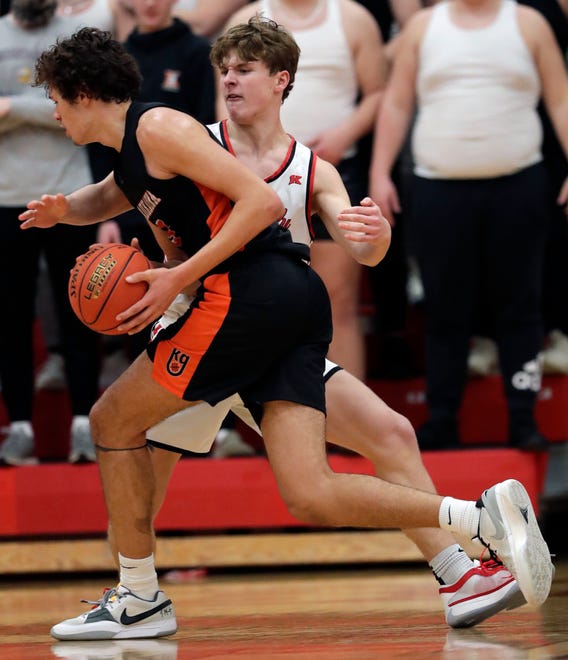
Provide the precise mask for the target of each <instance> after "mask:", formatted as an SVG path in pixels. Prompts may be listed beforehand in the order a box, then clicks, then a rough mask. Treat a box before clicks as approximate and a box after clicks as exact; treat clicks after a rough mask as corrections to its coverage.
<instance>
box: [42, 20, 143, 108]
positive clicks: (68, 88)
mask: <svg viewBox="0 0 568 660" xmlns="http://www.w3.org/2000/svg"><path fill="white" fill-rule="evenodd" d="M141 84H142V76H141V74H140V70H139V68H138V64H137V63H136V60H135V59H134V58H133V57H132V56H131V55H130V54H129V53H128V52H127V51H126V49H125V48H124V46H123V45H122V44H121V43H120V42H118V41H116V40H115V39H113V38H112V35H111V33H110V32H106V31H104V30H99V29H98V28H93V27H85V28H81V29H80V30H78V31H77V32H75V34H73V35H71V36H70V37H67V38H59V39H58V40H57V41H56V43H55V44H54V45H53V46H51V47H50V48H48V49H47V50H45V51H44V52H43V53H42V54H41V55H40V56H39V57H38V59H37V62H36V66H35V78H34V85H35V86H42V85H43V86H44V87H45V88H46V89H47V88H50V87H54V88H55V89H57V91H58V92H59V94H61V96H62V97H63V98H64V99H65V100H66V101H68V102H70V103H73V102H75V101H76V100H77V97H78V96H79V95H80V94H85V95H86V96H88V97H90V98H94V99H99V100H101V101H105V102H109V103H110V102H117V103H123V102H125V101H129V100H132V99H133V98H135V97H136V96H138V94H139V93H140V87H141Z"/></svg>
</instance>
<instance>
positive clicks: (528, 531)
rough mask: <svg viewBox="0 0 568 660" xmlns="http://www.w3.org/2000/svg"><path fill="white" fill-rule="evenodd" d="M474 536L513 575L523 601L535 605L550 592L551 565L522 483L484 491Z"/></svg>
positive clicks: (513, 481)
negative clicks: (523, 598)
mask: <svg viewBox="0 0 568 660" xmlns="http://www.w3.org/2000/svg"><path fill="white" fill-rule="evenodd" d="M477 507H478V508H480V509H481V511H480V515H479V523H478V528H477V536H478V538H479V540H480V541H481V542H482V543H483V545H484V546H485V547H486V548H488V549H489V550H490V551H492V552H493V553H495V554H497V555H498V557H499V559H500V560H501V561H502V562H503V563H504V564H505V566H506V567H507V568H508V569H509V570H510V571H511V573H512V574H513V575H514V576H515V578H516V580H517V582H518V584H519V588H520V590H521V591H522V593H523V596H524V597H525V599H526V601H527V603H528V604H529V605H533V606H539V605H542V604H543V603H544V601H545V600H546V599H547V598H548V594H549V593H550V586H551V583H552V577H553V575H554V566H553V564H552V561H551V560H550V552H549V550H548V546H547V544H546V541H545V540H544V538H543V537H542V534H541V532H540V529H539V526H538V522H537V520H536V516H535V513H534V510H533V507H532V504H531V500H530V497H529V495H528V493H527V491H526V490H525V487H524V486H523V484H521V483H520V482H519V481H516V480H515V479H508V480H507V481H503V482H501V483H499V484H496V485H495V486H493V487H492V488H489V489H488V490H486V491H485V492H484V493H483V494H482V495H481V498H480V499H479V500H478V502H477Z"/></svg>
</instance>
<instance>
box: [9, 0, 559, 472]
mask: <svg viewBox="0 0 568 660" xmlns="http://www.w3.org/2000/svg"><path fill="white" fill-rule="evenodd" d="M3 12H4V16H3V17H2V19H1V21H2V23H0V27H1V29H2V30H3V34H4V35H5V38H4V39H3V40H2V46H1V48H2V49H6V50H7V51H9V49H10V43H12V42H13V40H14V39H18V40H19V39H20V38H22V39H23V41H22V43H29V45H28V46H26V48H25V49H24V50H19V51H18V56H17V58H4V59H3V68H2V70H0V82H1V83H2V96H0V129H1V130H0V145H1V146H2V147H3V153H4V154H7V155H6V156H4V158H3V161H4V163H3V165H2V168H1V176H2V187H1V188H0V211H1V212H2V214H3V215H5V216H6V219H5V221H4V222H3V227H4V229H3V230H2V231H4V234H5V240H4V242H3V245H5V250H6V252H7V256H8V255H9V258H6V259H4V263H5V267H6V272H7V273H8V272H13V271H14V270H16V271H17V272H21V273H22V277H21V282H23V283H25V287H26V289H25V290H26V295H23V296H21V298H20V302H19V303H18V307H17V309H16V315H17V318H18V319H19V323H18V328H17V330H16V329H13V328H11V327H10V325H8V324H4V330H3V333H4V336H3V337H2V341H1V343H0V380H1V382H2V393H3V399H4V402H5V406H6V411H7V414H8V418H9V427H8V429H7V435H6V438H5V440H4V442H3V443H2V445H1V446H0V461H1V462H4V463H6V464H13V465H18V464H26V463H30V462H36V461H37V456H36V455H35V450H34V430H33V424H32V417H33V405H34V385H35V388H50V387H67V388H68V391H69V394H70V400H71V408H72V415H73V418H72V425H71V428H70V441H69V455H68V458H69V460H70V461H72V462H76V461H82V460H87V461H94V460H95V451H94V448H93V445H92V440H91V436H90V429H89V422H88V413H89V410H90V408H91V407H92V405H93V403H94V401H95V400H96V399H97V397H98V395H99V393H100V391H101V390H102V389H104V388H105V387H107V386H108V385H109V384H110V383H111V382H112V381H113V380H114V379H115V378H116V377H117V376H118V375H120V373H121V372H122V371H123V370H124V369H125V368H126V367H127V365H128V364H129V363H130V362H131V361H132V360H133V359H134V358H135V357H136V356H137V355H138V354H139V353H140V352H141V351H143V350H144V347H145V345H146V344H147V342H148V338H149V332H150V328H151V325H152V324H149V325H148V327H147V328H145V329H144V331H141V332H140V333H138V334H137V335H132V336H129V337H128V338H127V339H120V340H119V341H117V340H116V339H109V338H106V337H100V336H96V335H95V334H94V333H92V332H91V331H89V330H87V329H86V328H84V327H83V326H81V324H80V323H79V322H78V321H77V319H75V318H74V316H73V314H72V313H71V311H70V309H69V307H68V305H67V304H66V279H67V273H68V270H69V267H70V265H71V264H72V262H73V259H74V256H75V255H76V254H79V253H81V252H83V251H84V250H85V249H86V247H87V246H88V245H89V244H90V243H93V242H95V241H98V242H108V241H123V242H128V243H130V242H131V240H132V239H133V238H134V237H136V238H138V239H139V241H140V245H141V247H142V249H143V250H144V252H145V253H146V254H148V256H149V257H150V258H151V259H153V260H155V261H161V259H162V251H161V250H160V248H159V246H158V245H157V243H156V241H155V240H154V237H153V235H152V232H151V230H150V228H149V226H148V223H147V222H146V220H145V219H144V217H143V216H142V215H141V214H140V213H139V212H138V211H137V210H135V209H134V210H132V211H128V212H127V213H124V214H121V215H120V216H118V217H116V218H112V219H110V220H108V221H107V222H105V223H103V224H102V225H100V226H99V227H98V229H94V228H93V226H89V227H81V228H72V229H71V230H70V235H69V236H67V235H65V236H64V237H54V236H53V234H51V233H50V234H49V236H44V235H43V233H41V235H40V236H38V235H37V232H31V234H32V236H30V235H29V234H28V233H22V232H20V231H19V227H17V226H16V225H15V224H14V218H15V217H16V216H17V215H18V214H19V213H20V212H21V209H22V205H23V203H24V202H25V200H26V199H27V198H28V197H29V196H30V194H31V195H32V196H33V193H34V191H37V193H39V192H40V190H42V189H44V188H50V187H51V188H56V189H59V190H61V191H63V192H67V191H71V190H73V189H75V188H76V187H77V186H78V184H80V183H83V182H84V181H86V180H88V179H89V180H91V181H94V182H96V181H101V180H102V179H104V177H106V176H107V174H108V173H109V172H110V171H111V170H112V162H113V153H112V150H110V149H108V148H106V147H102V146H101V145H99V144H89V145H86V146H83V147H79V146H76V145H72V144H71V143H70V141H69V140H68V139H67V138H66V137H65V136H64V135H63V133H62V131H60V130H57V129H56V128H54V127H53V126H52V125H49V118H50V113H51V102H50V101H49V100H48V99H46V98H45V96H43V98H42V92H41V90H39V89H38V88H34V87H33V86H31V84H30V80H29V75H30V72H31V71H32V70H33V66H34V60H35V58H36V57H37V54H38V53H39V51H40V50H41V47H42V46H43V45H47V44H49V43H52V42H54V40H55V39H56V38H57V37H60V36H66V35H69V34H71V33H73V32H74V31H75V30H76V29H77V28H78V27H81V26H95V27H99V28H101V29H103V30H108V31H110V32H111V33H112V34H113V36H114V37H115V38H116V39H118V40H119V41H122V42H124V44H125V46H126V49H127V50H128V52H129V53H131V54H132V55H133V56H134V57H135V59H136V61H137V63H138V65H139V67H140V70H141V73H142V79H143V84H142V89H141V92H140V96H139V100H144V101H155V102H161V103H166V104H167V105H169V106H171V107H173V108H176V109H180V110H183V111H184V112H188V113H189V114H190V115H192V116H193V117H195V118H197V119H198V120H199V121H201V122H202V123H204V124H208V123H211V122H212V121H214V120H215V119H220V118H223V117H225V116H226V114H227V108H226V105H225V99H224V98H223V96H222V95H221V94H219V93H216V82H215V79H214V78H215V72H214V69H213V67H212V65H211V62H210V61H209V53H210V49H211V45H212V44H213V43H214V42H215V39H216V37H217V35H219V34H220V33H222V32H223V31H224V30H226V29H228V28H229V27H231V26H233V25H236V24H239V23H243V22H246V21H247V20H248V19H249V18H250V17H251V16H252V15H254V14H256V13H260V14H261V15H263V16H265V17H267V18H273V19H275V20H276V22H278V23H279V24H282V25H283V26H284V27H286V28H287V29H289V30H290V32H291V34H292V35H293V36H294V38H295V40H296V41H297V43H298V45H299V47H300V51H301V54H302V55H301V57H300V60H299V64H298V71H297V75H296V82H295V91H294V93H293V94H291V95H290V96H289V97H288V98H287V99H286V102H285V103H283V106H282V119H283V124H284V126H285V127H286V130H287V131H288V132H289V133H290V134H292V135H293V136H294V137H295V138H296V139H298V140H300V141H302V142H303V143H304V144H306V145H307V146H308V147H310V148H311V149H312V150H313V152H314V153H315V154H317V155H318V156H319V157H320V158H323V159H325V160H327V161H328V162H330V163H332V164H333V165H335V166H336V167H337V169H338V171H339V173H340V175H341V177H342V180H343V182H344V185H345V186H346V188H347V190H348V193H349V196H350V201H351V202H352V203H353V204H356V203H359V202H360V201H361V200H362V199H363V198H364V197H365V196H366V195H367V193H369V194H370V196H371V198H372V199H373V200H374V201H375V202H377V203H378V204H379V205H380V207H381V209H382V211H383V213H384V214H385V217H386V218H387V219H388V220H389V223H390V224H391V241H390V247H389V250H388V251H387V253H386V255H385V256H384V258H383V259H382V260H381V262H380V263H379V264H377V265H374V266H369V265H365V264H360V263H358V262H357V260H355V259H353V258H352V257H351V256H350V255H349V254H348V252H347V251H346V250H344V249H343V247H342V246H341V245H340V243H338V242H337V241H336V240H333V239H332V238H331V236H330V234H329V231H328V230H327V229H326V227H325V224H324V223H323V222H322V220H321V218H319V217H318V215H317V214H314V215H313V217H312V218H311V220H310V232H311V248H310V257H311V264H312V267H313V268H314V269H315V270H316V272H318V274H319V275H320V276H321V277H322V279H323V281H324V283H325V284H326V288H327V291H328V294H329V296H330V300H331V309H332V318H333V328H334V332H333V339H332V343H331V347H330V354H329V357H330V359H334V360H335V361H336V362H337V363H339V364H341V366H342V367H343V368H344V369H347V370H348V371H349V372H350V373H351V374H352V375H353V376H355V377H356V378H358V379H359V380H365V378H366V377H367V376H368V375H369V372H371V373H372V374H375V373H378V374H381V373H383V374H386V375H387V377H388V376H389V375H391V374H393V375H394V377H401V376H405V375H409V374H412V375H417V373H423V375H424V376H425V382H426V396H427V404H428V415H429V417H428V421H427V422H426V424H425V425H424V426H423V427H422V428H420V429H418V439H419V445H420V447H421V448H422V449H445V448H455V447H459V446H460V436H459V425H458V415H459V410H460V406H461V402H462V398H463V392H464V388H465V384H466V380H467V378H468V377H469V376H471V375H472V374H480V375H483V374H488V373H497V372H500V373H501V375H502V380H503V387H504V392H505V394H506V399H507V402H508V411H509V439H508V441H509V444H510V445H511V446H515V447H518V448H521V449H527V450H545V449H546V448H547V446H548V442H547V440H546V438H544V437H543V436H542V434H541V433H540V432H539V429H538V428H537V425H536V421H535V416H534V408H535V403H536V397H537V394H538V391H539V389H540V386H541V378H542V374H543V373H567V372H568V317H567V314H566V311H565V306H564V305H563V304H562V300H563V297H562V293H563V292H564V289H565V287H566V286H567V283H568V272H567V271H566V265H565V264H566V260H565V259H564V258H563V255H564V250H565V248H566V247H568V231H567V228H566V216H565V213H564V208H563V207H564V205H565V201H566V199H565V198H566V193H565V192H564V193H561V192H560V191H561V188H562V185H563V184H564V178H565V176H566V171H567V167H566V166H567V159H566V150H567V147H566V145H567V144H568V137H567V136H566V135H565V133H566V131H567V130H568V129H567V128H565V126H564V124H565V120H564V116H565V115H563V113H562V112H561V110H560V108H561V107H562V103H563V100H564V99H563V90H564V85H565V79H566V60H565V54H566V49H567V48H568V11H567V7H566V3H565V2H564V1H563V0H562V1H560V0H558V2H557V1H556V0H554V1H553V2H541V1H540V0H534V1H532V2H531V1H529V0H523V1H522V2H519V3H518V4H517V3H513V2H497V1H496V0H486V1H484V2H482V3H479V2H477V3H470V2H467V0H461V1H458V0H452V2H450V3H448V2H420V0H391V2H388V3H372V2H367V3H366V2H363V1H358V0H317V1H316V0H314V1H309V2H304V1H303V0H302V1H298V0H278V1H277V2H276V1H275V0H259V1H258V2H246V1H243V0H234V1H233V2H199V1H195V2H191V1H190V0H186V1H184V2H181V1H180V2H174V1H173V0H153V1H152V2H148V0H130V1H126V0H87V1H81V2H73V1H72V0H57V2H56V0H14V1H13V2H12V3H11V5H8V4H6V5H5V6H4V7H3ZM465 37H467V39H466V38H465ZM443 43H445V44H446V47H443V46H442V44H443ZM330 44H332V45H333V47H330ZM504 47H507V48H508V49H509V51H508V53H509V54H508V56H507V57H504V58H497V57H494V56H492V55H491V49H492V48H493V49H496V50H498V51H499V52H500V53H502V52H503V48H504ZM22 53H23V54H22ZM338 53H339V54H340V55H341V56H338ZM549 54H550V57H548V55H549ZM472 57H475V61H476V66H475V67H471V66H470V61H471V58H472ZM419 58H420V59H419ZM22 70H25V71H28V74H27V75H28V78H26V77H25V76H24V77H22V76H21V75H19V72H20V71H22ZM497 80H499V81H500V82H499V83H498V82H496V81H497ZM466 107H467V112H466V111H465V110H464V108H466ZM473 108H475V113H474V111H473ZM440 115H442V116H443V117H444V121H440ZM512 117H514V121H513V120H512ZM33 140H35V141H36V143H40V142H41V141H43V142H45V144H46V146H45V149H48V150H49V151H45V153H52V154H53V155H52V156H51V157H50V158H49V160H48V159H45V161H44V162H45V172H38V171H37V170H36V171H35V172H33V171H32V169H31V168H30V167H28V164H31V163H32V162H35V160H36V151H37V150H36V149H29V148H24V147H23V145H24V144H25V145H29V144H31V142H32V141H33ZM4 147H5V148H4ZM43 149H44V147H42V150H43ZM12 154H17V166H13V163H14V161H15V160H16V159H15V157H14V156H12ZM54 162H56V163H57V166H56V167H54V166H53V164H54ZM47 172H49V176H46V173H47ZM57 177H58V178H57ZM78 177H82V178H78ZM85 177H86V178H85ZM525 178H526V179H527V180H526V181H525ZM50 183H51V186H50ZM464 200H469V201H467V202H466V203H465V204H464ZM520 229H522V231H519V230H520ZM16 230H17V231H16ZM58 231H62V232H68V231H69V229H68V228H65V229H61V230H59V229H58ZM18 248H20V249H18ZM22 248H24V250H25V253H26V254H27V255H28V258H27V260H26V269H25V270H24V269H22V268H21V267H20V268H18V266H17V263H16V259H18V257H16V255H17V254H19V253H20V252H21V251H22ZM18 263H21V260H18ZM362 278H366V279H367V281H368V282H369V284H370V289H371V291H372V296H373V303H374V316H373V324H372V327H371V329H370V331H369V330H366V329H365V328H364V326H363V324H362V323H361V318H360V295H361V291H362V283H361V280H362ZM411 280H418V282H419V285H420V288H421V294H422V298H421V299H420V314H421V317H422V318H423V320H424V327H425V329H424V346H423V349H422V348H420V351H421V353H420V355H419V356H417V355H416V346H413V347H410V346H409V344H408V342H407V341H406V339H405V337H406V336H407V333H408V318H409V317H408V312H409V308H410V305H411V304H412V303H411V302H410V301H409V288H410V286H411ZM5 295H8V292H6V294H5ZM38 321H39V323H40V326H41V330H42V332H43V334H44V337H45V338H46V343H47V347H48V351H49V352H48V359H47V361H46V363H45V364H44V365H43V369H42V370H40V373H39V374H35V382H34V373H35V368H36V359H35V357H34V351H33V344H34V337H33V333H34V327H35V324H36V322H38ZM368 332H370V333H371V334H375V335H376V336H377V337H378V338H379V346H380V347H381V350H380V352H379V359H380V361H381V362H382V364H378V365H377V364H372V363H371V361H370V359H369V356H367V354H366V344H367V337H366V334H367V333H368ZM113 355H115V356H116V355H118V356H121V357H122V360H119V362H118V364H119V368H118V369H117V370H115V371H111V373H110V375H109V374H108V373H107V371H108V370H107V369H106V368H105V365H110V363H111V361H112V359H113ZM420 363H423V367H422V368H419V367H417V366H416V365H417V364H420ZM103 371H104V373H102V372H103ZM105 374H106V375H105ZM234 425H235V418H234V416H233V415H232V413H230V414H229V416H228V417H227V419H226V420H225V424H224V427H223V428H222V429H220V432H219V434H218V440H219V443H218V445H217V450H216V455H231V454H241V455H246V454H251V453H254V452H255V451H256V448H252V447H250V446H249V445H248V444H247V443H245V442H244V441H243V439H242V438H241V437H240V436H239V434H238V433H237V432H236V430H235V429H234ZM227 438H229V440H230V442H227V443H226V449H225V450H222V449H221V447H222V444H223V441H224V440H226V439H227ZM213 452H214V453H215V450H213Z"/></svg>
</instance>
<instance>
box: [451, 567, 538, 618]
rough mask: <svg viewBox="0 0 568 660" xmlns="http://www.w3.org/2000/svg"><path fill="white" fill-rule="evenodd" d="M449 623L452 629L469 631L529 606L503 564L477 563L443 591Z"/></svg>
mask: <svg viewBox="0 0 568 660" xmlns="http://www.w3.org/2000/svg"><path fill="white" fill-rule="evenodd" d="M439 591H440V596H441V597H442V601H443V603H444V609H445V612H446V622H447V624H448V625H449V626H451V627H452V628H469V627H471V626H475V625H477V624H478V623H481V622H482V621H484V620H485V619H488V618H489V617H490V616H493V615H494V614H497V612H501V611H502V610H512V609H514V608H515V607H520V606H521V605H524V604H525V603H526V600H525V598H524V596H523V594H522V593H521V590H520V589H519V585H518V584H517V581H516V580H515V578H514V577H513V576H512V575H511V573H509V571H508V570H507V569H506V568H505V567H504V566H503V564H502V563H501V562H500V561H496V560H495V559H488V560H487V561H484V562H479V561H477V560H476V561H475V566H474V567H473V568H471V569H470V570H469V571H468V572H467V573H465V575H463V576H462V577H461V578H460V579H459V580H458V581H457V582H455V583H454V584H450V585H445V586H443V587H440V590H439Z"/></svg>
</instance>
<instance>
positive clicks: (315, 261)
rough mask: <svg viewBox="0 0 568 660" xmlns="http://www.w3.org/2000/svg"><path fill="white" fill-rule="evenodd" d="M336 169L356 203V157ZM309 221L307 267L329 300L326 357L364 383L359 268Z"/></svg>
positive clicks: (361, 189) (363, 181)
mask: <svg viewBox="0 0 568 660" xmlns="http://www.w3.org/2000/svg"><path fill="white" fill-rule="evenodd" d="M337 169H338V171H339V173H340V174H341V178H342V179H343V183H344V184H345V187H346V188H347V192H348V193H349V197H350V199H351V203H352V204H354V205H357V204H359V202H360V201H361V200H362V199H363V198H364V197H366V195H367V177H366V175H365V173H364V171H363V167H362V164H361V160H360V158H359V157H358V156H354V157H352V158H347V159H345V160H343V161H341V163H339V165H338V166H337ZM312 222H313V226H314V229H315V231H316V237H315V240H314V242H313V243H312V246H311V250H310V253H311V264H312V268H313V269H314V270H315V271H316V272H317V273H318V275H319V276H320V277H321V278H322V280H323V281H324V284H325V285H326V288H327V291H328V294H329V297H330V300H331V313H332V317H333V339H332V342H331V345H330V347H329V356H328V357H329V359H330V360H332V361H333V362H336V363H337V364H340V365H341V366H342V367H343V368H344V369H347V371H349V372H350V373H352V374H353V375H354V376H356V377H357V378H359V379H360V380H365V376H366V373H367V362H366V361H367V357H366V349H365V336H364V332H363V328H362V325H361V321H360V319H359V303H360V293H361V274H362V271H363V266H361V265H360V264H358V263H357V262H356V261H355V260H354V259H353V258H352V257H350V256H349V255H348V254H347V252H345V250H344V249H343V248H342V247H341V246H339V245H338V244H337V243H335V242H334V241H333V240H332V239H331V237H330V236H329V234H328V232H327V230H326V229H325V227H324V226H323V223H322V222H321V221H320V220H319V218H316V217H314V218H313V219H312Z"/></svg>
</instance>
